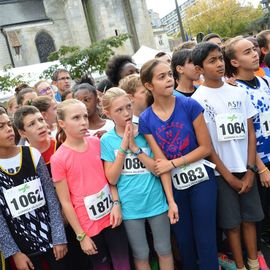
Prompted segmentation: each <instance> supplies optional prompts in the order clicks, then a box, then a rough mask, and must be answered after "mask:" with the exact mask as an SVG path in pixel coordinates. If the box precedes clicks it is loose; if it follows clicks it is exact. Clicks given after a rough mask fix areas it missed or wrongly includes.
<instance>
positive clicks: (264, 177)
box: [256, 154, 270, 187]
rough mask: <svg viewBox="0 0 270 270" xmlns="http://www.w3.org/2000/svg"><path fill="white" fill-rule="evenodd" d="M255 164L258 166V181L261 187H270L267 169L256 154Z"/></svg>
mask: <svg viewBox="0 0 270 270" xmlns="http://www.w3.org/2000/svg"><path fill="white" fill-rule="evenodd" d="M256 165H257V167H258V171H259V176H260V181H261V184H262V186H263V187H270V172H269V169H268V168H267V167H266V166H265V164H264V163H263V162H262V160H261V158H260V156H259V155H258V154H257V155H256Z"/></svg>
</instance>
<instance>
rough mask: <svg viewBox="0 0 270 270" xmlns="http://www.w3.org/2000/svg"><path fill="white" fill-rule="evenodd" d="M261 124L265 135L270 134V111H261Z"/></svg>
mask: <svg viewBox="0 0 270 270" xmlns="http://www.w3.org/2000/svg"><path fill="white" fill-rule="evenodd" d="M260 124H261V130H262V134H263V136H264V137H268V136H270V112H264V113H260Z"/></svg>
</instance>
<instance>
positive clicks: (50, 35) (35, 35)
mask: <svg viewBox="0 0 270 270" xmlns="http://www.w3.org/2000/svg"><path fill="white" fill-rule="evenodd" d="M121 33H129V34H130V35H131V36H132V37H131V38H130V39H129V40H127V41H126V43H125V46H123V47H122V48H119V49H118V51H117V52H119V53H127V54H133V53H134V52H135V51H136V50H138V49H139V47H140V46H141V45H146V46H149V47H152V48H154V46H155V45H154V44H155V43H154V38H153V32H152V28H151V22H150V18H149V15H148V11H147V7H146V3H145V0H0V69H2V68H3V67H4V66H5V65H8V64H11V65H12V66H14V67H19V66H25V65H31V64H36V63H43V62H46V61H47V57H48V55H49V54H50V53H51V52H53V51H55V50H58V49H59V48H60V47H61V46H62V45H67V46H80V47H86V46H89V45H90V44H91V43H93V42H95V41H97V40H100V39H104V38H108V37H111V36H114V35H118V34H121Z"/></svg>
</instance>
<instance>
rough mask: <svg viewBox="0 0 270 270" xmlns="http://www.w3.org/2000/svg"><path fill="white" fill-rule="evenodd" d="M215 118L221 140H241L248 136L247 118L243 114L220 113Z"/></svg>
mask: <svg viewBox="0 0 270 270" xmlns="http://www.w3.org/2000/svg"><path fill="white" fill-rule="evenodd" d="M215 120H216V126H217V135H218V140H219V141H230V140H239V139H244V138H245V137H246V120H244V117H243V114H241V113H232V114H218V115H217V116H216V117H215Z"/></svg>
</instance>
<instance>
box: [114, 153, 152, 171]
mask: <svg viewBox="0 0 270 270" xmlns="http://www.w3.org/2000/svg"><path fill="white" fill-rule="evenodd" d="M142 150H143V152H144V153H147V148H142ZM117 152H118V150H116V151H115V156H116V155H117ZM148 172H149V171H148V170H147V169H146V168H145V166H144V165H143V163H142V162H141V161H140V160H139V158H138V157H136V156H135V155H134V154H133V153H132V152H128V154H127V155H126V157H125V160H124V164H123V169H122V172H121V174H124V175H128V174H129V175H130V174H144V173H148Z"/></svg>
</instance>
